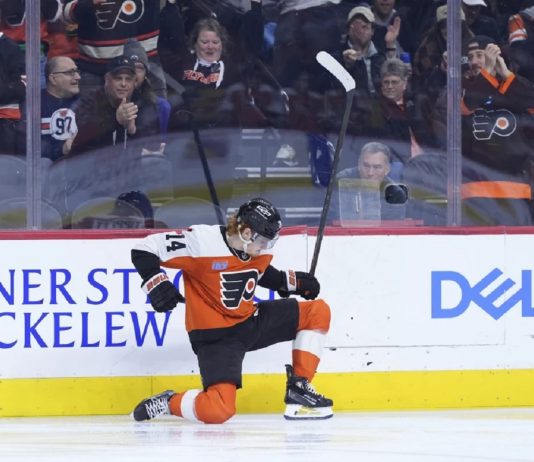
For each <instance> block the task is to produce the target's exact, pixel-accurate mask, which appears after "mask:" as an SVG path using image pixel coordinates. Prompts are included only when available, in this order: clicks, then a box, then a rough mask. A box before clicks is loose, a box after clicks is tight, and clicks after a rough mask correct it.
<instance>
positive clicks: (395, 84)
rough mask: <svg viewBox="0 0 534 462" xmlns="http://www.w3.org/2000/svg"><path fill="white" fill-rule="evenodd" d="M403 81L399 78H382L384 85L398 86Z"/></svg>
mask: <svg viewBox="0 0 534 462" xmlns="http://www.w3.org/2000/svg"><path fill="white" fill-rule="evenodd" d="M401 83H402V79H399V80H382V85H383V86H384V87H397V86H398V85H400V84H401Z"/></svg>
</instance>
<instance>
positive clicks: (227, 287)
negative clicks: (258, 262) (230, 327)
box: [221, 270, 258, 310]
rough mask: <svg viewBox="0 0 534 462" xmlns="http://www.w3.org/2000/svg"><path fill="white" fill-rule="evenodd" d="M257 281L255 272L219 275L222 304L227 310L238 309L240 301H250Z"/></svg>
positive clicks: (256, 272)
mask: <svg viewBox="0 0 534 462" xmlns="http://www.w3.org/2000/svg"><path fill="white" fill-rule="evenodd" d="M257 281H258V271H257V270H249V271H240V272H236V273H221V301H222V304H223V305H224V306H225V307H226V308H228V309H229V310H235V309H237V308H239V305H240V304H241V300H246V301H250V300H252V297H253V296H254V291H255V290H256V283H257Z"/></svg>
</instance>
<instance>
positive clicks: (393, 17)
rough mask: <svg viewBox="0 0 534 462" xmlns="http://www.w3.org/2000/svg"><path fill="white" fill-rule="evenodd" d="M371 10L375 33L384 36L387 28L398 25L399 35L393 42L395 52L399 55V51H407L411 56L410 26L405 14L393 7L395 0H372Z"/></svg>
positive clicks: (412, 41) (413, 43) (412, 45)
mask: <svg viewBox="0 0 534 462" xmlns="http://www.w3.org/2000/svg"><path fill="white" fill-rule="evenodd" d="M372 10H373V13H374V15H375V28H376V29H377V30H376V32H375V34H377V33H380V34H381V35H384V36H385V35H386V34H387V32H388V28H390V27H399V36H398V39H397V40H396V42H395V48H396V49H397V51H396V54H397V56H400V54H401V53H409V55H410V57H411V56H412V55H413V53H414V51H415V41H414V37H413V34H412V27H411V24H410V23H409V21H408V18H407V17H406V15H404V14H402V13H400V12H399V11H397V10H396V9H395V0H374V1H373V7H372ZM397 18H398V19H397ZM399 21H400V23H399V25H398V26H396V25H395V23H396V22H399ZM379 29H380V31H379Z"/></svg>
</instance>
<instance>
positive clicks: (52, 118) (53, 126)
mask: <svg viewBox="0 0 534 462" xmlns="http://www.w3.org/2000/svg"><path fill="white" fill-rule="evenodd" d="M45 77H46V89H45V90H42V91H41V143H42V153H41V157H45V158H47V159H50V160H52V161H56V160H58V159H60V158H61V157H63V156H65V155H67V154H68V153H69V152H70V148H71V146H72V141H73V139H74V137H75V136H76V133H78V126H77V124H76V114H75V112H74V111H73V110H72V109H71V108H72V106H73V105H74V103H75V102H76V101H77V100H78V94H79V93H80V71H79V70H78V68H77V67H76V64H75V63H74V61H73V60H72V59H71V58H68V57H65V56H58V57H55V58H50V59H49V60H48V62H47V63H46V66H45Z"/></svg>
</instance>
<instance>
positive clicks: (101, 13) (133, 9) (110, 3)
mask: <svg viewBox="0 0 534 462" xmlns="http://www.w3.org/2000/svg"><path fill="white" fill-rule="evenodd" d="M144 12H145V0H107V1H106V2H104V3H102V4H100V5H98V8H97V9H96V22H97V24H98V27H99V28H100V29H104V30H107V29H113V28H114V27H115V25H116V24H117V21H119V22H123V23H126V24H131V23H133V22H136V21H139V18H141V16H143V13H144Z"/></svg>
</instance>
